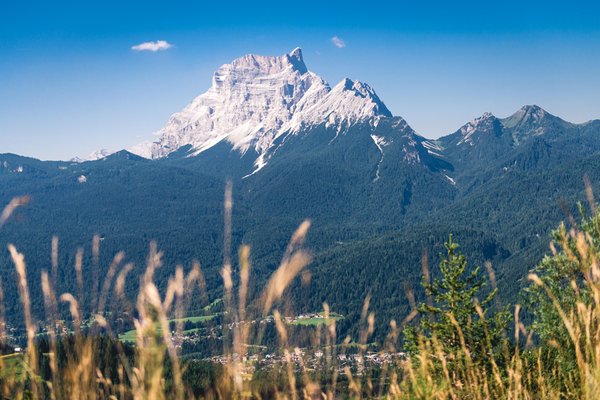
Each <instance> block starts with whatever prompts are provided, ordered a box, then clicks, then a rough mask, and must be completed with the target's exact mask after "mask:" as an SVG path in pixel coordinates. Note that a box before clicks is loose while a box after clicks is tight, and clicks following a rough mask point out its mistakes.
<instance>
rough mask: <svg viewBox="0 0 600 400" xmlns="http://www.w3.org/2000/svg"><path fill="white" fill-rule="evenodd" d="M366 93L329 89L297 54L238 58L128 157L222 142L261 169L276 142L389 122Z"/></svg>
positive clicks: (357, 86)
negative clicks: (312, 131)
mask: <svg viewBox="0 0 600 400" xmlns="http://www.w3.org/2000/svg"><path fill="white" fill-rule="evenodd" d="M391 115H392V114H391V113H390V111H389V110H388V109H387V107H386V106H385V105H384V104H383V102H382V101H381V100H380V99H379V97H378V96H377V95H376V93H375V91H374V90H373V89H372V88H371V87H370V86H368V85H366V84H364V83H361V82H357V81H352V80H350V79H344V80H343V81H342V82H340V83H339V84H338V85H336V86H335V87H334V88H333V89H332V88H331V87H330V86H329V84H328V83H327V82H326V81H325V80H323V79H322V78H321V77H319V76H318V75H316V74H314V73H313V72H310V71H309V70H308V68H307V67H306V65H305V63H304V59H303V56H302V50H301V49H300V48H296V49H294V50H293V51H292V52H290V53H288V54H284V55H282V56H278V57H269V56H260V55H246V56H243V57H241V58H238V59H236V60H234V61H233V62H231V63H230V64H225V65H223V66H221V67H220V68H219V69H218V70H217V71H216V72H215V74H214V76H213V79H212V85H211V87H210V89H209V90H208V91H207V92H206V93H204V94H202V95H200V96H198V97H197V98H195V99H194V100H193V101H192V102H191V103H190V104H189V105H187V106H186V107H185V108H184V109H183V110H182V111H180V112H178V113H175V114H173V115H172V116H171V117H170V119H169V121H168V122H167V124H166V125H165V127H164V128H163V129H161V130H160V132H159V138H158V140H156V141H154V142H145V143H142V144H140V145H138V146H135V147H134V148H132V149H131V151H132V152H133V153H136V154H139V155H141V156H143V157H146V158H161V157H164V156H167V155H168V154H170V153H172V152H174V151H176V150H177V149H179V148H181V147H183V146H186V145H190V146H191V148H192V150H191V154H192V155H197V154H200V153H201V152H203V151H205V150H207V149H209V148H211V147H213V146H214V145H216V144H217V143H220V142H221V141H223V140H226V141H228V142H229V143H231V145H232V146H233V148H234V149H236V150H238V151H239V152H240V153H242V154H245V153H246V152H247V151H249V150H254V151H255V152H256V153H257V158H256V163H255V166H256V167H257V168H261V167H262V166H264V165H265V163H266V161H267V158H268V152H269V149H271V147H272V146H273V143H274V141H275V139H277V138H278V137H279V136H281V135H283V134H289V133H292V134H293V133H297V132H299V131H300V130H302V129H304V128H306V127H309V126H312V125H318V124H326V125H328V126H331V125H336V126H337V127H338V128H339V129H342V127H347V126H350V125H352V124H354V123H357V122H361V121H364V120H367V119H369V118H373V117H378V116H385V117H391Z"/></svg>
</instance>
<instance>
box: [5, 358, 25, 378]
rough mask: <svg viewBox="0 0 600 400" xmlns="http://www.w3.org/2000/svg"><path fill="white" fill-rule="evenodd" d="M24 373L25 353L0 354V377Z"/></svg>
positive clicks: (18, 375)
mask: <svg viewBox="0 0 600 400" xmlns="http://www.w3.org/2000/svg"><path fill="white" fill-rule="evenodd" d="M22 374H23V354H21V353H14V354H7V355H4V356H0V379H4V378H7V377H11V376H12V377H16V378H17V379H18V378H19V377H20V376H21V375H22Z"/></svg>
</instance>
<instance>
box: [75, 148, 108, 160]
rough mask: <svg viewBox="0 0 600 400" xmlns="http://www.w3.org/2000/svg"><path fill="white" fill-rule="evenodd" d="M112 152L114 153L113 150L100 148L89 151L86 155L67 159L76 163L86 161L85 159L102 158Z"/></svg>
mask: <svg viewBox="0 0 600 400" xmlns="http://www.w3.org/2000/svg"><path fill="white" fill-rule="evenodd" d="M113 153H114V151H111V150H108V149H100V150H96V151H94V152H93V153H90V154H89V155H88V156H86V157H73V158H71V159H70V160H69V161H71V162H76V163H82V162H86V161H97V160H102V159H103V158H106V157H108V156H110V155H111V154H113Z"/></svg>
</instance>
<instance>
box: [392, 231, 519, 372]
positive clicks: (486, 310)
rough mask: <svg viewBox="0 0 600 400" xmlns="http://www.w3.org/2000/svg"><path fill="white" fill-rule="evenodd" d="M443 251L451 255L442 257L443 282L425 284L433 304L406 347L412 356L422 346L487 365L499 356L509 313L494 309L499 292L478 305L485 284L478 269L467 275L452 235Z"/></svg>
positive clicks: (424, 306)
mask: <svg viewBox="0 0 600 400" xmlns="http://www.w3.org/2000/svg"><path fill="white" fill-rule="evenodd" d="M444 247H445V248H446V251H447V254H446V256H442V257H441V258H442V260H441V262H440V272H441V277H440V278H439V279H434V280H433V282H431V283H429V282H427V281H425V280H424V281H423V286H424V288H425V292H426V294H427V296H428V298H430V301H428V302H427V303H421V304H420V305H419V306H418V311H419V314H420V319H419V324H418V327H409V328H407V329H406V330H405V332H404V337H405V344H404V348H405V350H406V351H407V352H408V353H409V354H411V355H413V356H414V355H417V354H419V353H420V352H421V350H422V349H423V345H424V344H425V346H429V347H430V348H432V347H437V348H438V349H441V350H442V351H443V353H444V354H446V355H450V356H451V357H456V356H457V355H459V354H464V353H465V350H466V351H467V352H468V355H469V357H470V358H471V359H472V361H473V362H476V363H482V364H483V363H486V362H487V360H489V356H497V355H498V354H499V352H498V350H499V347H500V344H501V343H502V341H503V340H504V338H505V330H506V326H507V324H508V320H509V317H510V315H509V313H508V310H507V309H503V310H498V311H496V312H494V311H493V310H491V307H490V305H491V302H492V301H493V300H494V298H495V296H496V294H497V290H496V289H493V290H491V291H489V293H488V294H487V295H485V297H484V299H483V301H479V300H478V296H480V295H481V294H482V293H483V292H482V289H484V287H485V286H486V285H485V281H484V280H483V278H482V277H481V276H480V272H479V268H478V267H477V268H474V269H473V270H469V267H468V264H467V260H466V258H465V256H464V255H463V254H461V253H460V252H459V251H458V247H459V246H458V244H457V243H455V242H454V241H453V240H452V235H450V237H449V239H448V241H447V242H446V243H445V244H444ZM478 308H479V310H478ZM482 317H483V318H482ZM492 353H494V354H492Z"/></svg>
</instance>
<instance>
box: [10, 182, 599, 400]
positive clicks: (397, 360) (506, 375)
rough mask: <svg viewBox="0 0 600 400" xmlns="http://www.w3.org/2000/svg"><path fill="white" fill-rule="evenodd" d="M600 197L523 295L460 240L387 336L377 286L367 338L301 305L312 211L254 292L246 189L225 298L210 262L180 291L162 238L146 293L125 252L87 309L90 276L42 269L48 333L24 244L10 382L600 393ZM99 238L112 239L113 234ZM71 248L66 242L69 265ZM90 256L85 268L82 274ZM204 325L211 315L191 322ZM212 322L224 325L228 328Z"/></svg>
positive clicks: (141, 392)
mask: <svg viewBox="0 0 600 400" xmlns="http://www.w3.org/2000/svg"><path fill="white" fill-rule="evenodd" d="M591 198H592V196H591V190H590V199H591ZM26 203H27V199H17V200H15V201H14V202H12V203H11V204H10V205H9V206H8V207H7V208H6V209H5V210H4V212H3V213H2V215H1V216H0V227H1V225H2V224H3V223H4V222H5V221H6V220H7V219H8V218H9V217H10V215H11V213H12V211H13V210H14V209H15V208H16V207H19V206H22V205H24V204H26ZM590 208H591V216H589V217H587V216H586V215H585V212H584V211H583V208H582V207H581V213H582V217H581V222H580V223H575V221H574V219H572V218H571V221H570V225H571V226H570V227H569V228H567V227H566V226H565V225H564V224H563V225H561V226H560V227H559V228H558V229H557V230H556V231H555V232H554V234H553V238H552V242H551V244H550V254H549V255H548V256H546V257H545V258H544V259H543V260H541V262H540V263H539V264H538V265H537V266H535V267H533V268H532V269H531V273H530V274H529V276H528V277H527V279H528V280H529V282H530V284H529V286H528V287H527V289H526V290H525V291H524V292H523V293H522V300H523V301H522V303H523V307H522V306H521V305H519V304H517V305H514V306H509V305H502V304H500V303H499V301H498V299H497V288H496V285H495V274H494V270H493V268H492V266H491V265H489V264H486V265H485V267H486V268H485V269H486V270H487V274H484V273H482V271H481V270H480V269H479V268H474V267H473V266H471V265H470V264H469V263H468V261H467V260H466V259H465V257H464V256H463V255H462V254H461V253H460V248H459V246H458V244H456V243H455V242H454V239H453V238H452V237H450V239H449V240H448V242H447V243H446V245H445V254H442V256H441V260H442V261H441V262H440V265H439V268H437V267H436V268H432V269H431V270H430V269H429V268H428V267H427V265H426V264H424V265H423V267H424V268H423V275H424V276H423V288H424V295H423V296H421V295H420V292H416V296H415V295H413V292H412V290H410V288H408V289H407V297H408V299H409V302H410V304H411V305H412V312H410V313H409V314H408V315H404V316H399V317H400V319H398V320H392V321H390V322H389V332H388V333H387V335H386V337H385V340H383V341H376V340H375V339H374V335H373V334H374V329H375V320H376V318H377V314H376V312H377V310H372V309H371V307H370V297H369V296H367V297H366V299H364V303H363V307H362V310H361V311H360V323H359V327H358V332H359V333H358V335H356V337H351V336H345V337H339V333H340V332H339V330H338V327H337V324H338V323H339V322H340V321H343V317H342V316H341V315H338V314H335V313H334V312H332V311H331V310H330V309H329V307H328V305H327V304H324V305H323V310H322V311H320V312H318V313H314V314H313V315H307V316H306V317H305V318H299V319H298V318H293V317H292V316H291V315H292V314H293V304H290V302H289V301H288V300H289V299H288V297H289V296H288V292H289V290H290V289H293V286H292V283H293V282H294V281H296V280H297V279H299V281H300V282H302V283H303V284H309V281H310V273H309V272H308V270H307V269H306V267H307V265H308V264H309V263H310V261H311V254H310V253H309V252H308V251H307V250H306V249H305V248H304V243H305V238H306V235H307V232H308V230H309V227H310V223H309V222H308V221H306V222H304V223H303V224H302V225H301V226H300V227H299V228H298V229H297V231H296V232H295V233H294V234H293V236H292V238H291V240H290V242H289V244H288V247H287V249H286V250H285V252H284V255H283V258H282V261H281V263H280V266H279V268H278V269H277V270H276V271H275V272H274V273H273V274H272V276H271V278H270V279H269V281H268V282H267V284H266V285H265V287H264V288H263V289H262V292H261V294H260V295H257V294H255V293H252V285H251V270H252V268H251V263H250V248H249V247H247V246H243V247H242V248H241V249H240V250H239V254H238V259H237V261H236V262H233V261H232V258H231V257H230V256H229V254H230V253H231V242H230V240H228V238H229V237H230V235H229V233H230V232H231V230H230V229H231V224H230V221H231V198H230V192H228V197H226V202H225V220H226V223H225V233H226V234H225V259H224V263H223V267H222V270H221V276H222V279H223V288H224V289H223V297H222V299H221V300H216V301H212V302H210V301H209V299H208V296H207V293H206V283H205V281H204V276H203V273H202V269H201V268H200V265H199V264H194V265H193V266H192V268H191V269H190V270H189V272H187V273H184V269H183V268H182V267H178V268H177V270H176V272H175V274H174V276H172V277H171V279H170V280H169V283H168V286H167V287H166V288H165V290H159V287H157V285H156V284H155V283H154V275H155V272H156V271H157V270H158V269H159V268H160V267H161V265H162V260H161V253H160V252H159V251H158V250H157V248H156V245H154V244H153V245H151V246H150V251H149V255H148V262H147V267H146V271H145V273H144V275H143V276H142V277H141V278H140V290H139V293H138V294H137V297H136V298H135V299H130V298H128V297H127V296H126V295H125V291H124V287H125V285H126V283H127V275H128V273H129V272H130V270H131V269H132V267H131V265H129V264H128V265H125V266H123V267H120V262H121V259H122V257H123V255H122V254H117V255H116V256H115V259H114V260H113V263H112V264H111V265H110V267H109V269H108V274H107V275H106V276H105V277H104V282H103V285H102V286H101V290H100V291H99V293H97V295H96V296H95V297H94V298H93V299H91V300H89V299H88V300H87V301H88V302H89V301H91V302H92V303H93V304H94V312H93V313H92V314H91V315H85V313H84V312H83V311H82V309H81V307H80V304H82V303H83V302H84V299H83V298H84V297H85V296H87V294H86V293H84V291H83V288H82V286H81V283H80V292H79V293H78V294H77V296H75V295H72V294H69V293H62V294H58V293H56V292H55V286H56V282H55V280H56V276H53V274H52V271H51V272H47V271H42V272H41V287H42V290H43V293H44V299H45V310H46V318H45V321H43V326H44V334H40V332H39V329H38V324H37V323H36V322H35V321H34V318H33V316H32V314H31V304H30V303H31V301H30V288H29V286H28V280H27V272H26V270H27V266H26V263H25V258H24V256H23V254H21V253H20V252H19V251H18V249H17V248H16V247H14V246H12V245H10V246H9V249H8V250H9V252H10V255H11V258H12V261H13V263H14V266H15V270H16V276H17V278H18V285H19V296H20V301H21V304H22V306H23V310H24V315H23V319H24V323H25V326H26V346H25V348H24V350H23V351H22V353H21V352H17V353H14V346H10V343H9V342H10V340H9V337H10V335H9V334H8V332H7V331H6V323H5V321H4V316H3V309H2V307H1V304H2V300H3V299H2V291H1V290H0V339H2V340H1V342H2V348H1V350H2V353H3V354H5V355H2V356H0V394H1V395H2V397H5V398H9V397H10V398H52V399H63V398H72V399H85V398H90V399H92V398H118V399H146V398H149V399H162V398H176V399H177V398H179V399H182V398H197V397H200V398H273V397H281V398H292V399H293V398H323V397H325V398H329V399H333V398H339V397H349V398H362V397H367V398H372V397H375V398H399V399H402V398H406V399H430V398H432V399H464V398H469V399H490V398H506V399H534V398H535V399H537V398H544V399H546V398H548V399H597V398H600V264H599V263H600V215H599V214H598V213H597V212H596V209H595V207H594V203H593V201H590ZM94 243H95V245H94V248H95V250H94V251H97V246H99V241H98V240H96V239H95V240H94ZM56 252H57V247H56V246H54V245H53V252H52V255H51V256H52V260H53V265H52V267H53V270H54V269H55V268H54V267H55V265H54V263H55V260H57V259H58V257H57V254H56ZM78 260H79V262H77V263H76V265H75V273H76V277H77V280H78V282H82V281H83V279H82V277H81V271H82V266H81V263H80V261H81V258H79V259H78ZM414 289H415V290H416V289H417V288H414ZM109 298H111V299H117V301H116V302H117V304H120V305H121V309H120V310H119V312H116V310H107V304H109V300H108V299H109ZM417 299H418V300H417ZM194 302H195V303H198V302H202V303H203V306H202V307H200V308H199V309H200V310H203V311H204V312H205V315H196V316H194V317H189V316H186V311H187V310H189V309H190V308H191V304H193V303H194ZM110 304H115V302H114V301H113V302H110ZM215 307H218V308H219V309H218V310H215ZM196 309H198V307H196ZM66 314H67V315H68V318H66V317H65V315H66ZM126 317H128V320H127V321H124V319H126ZM524 320H527V323H525V322H523V321H524ZM186 324H188V326H187V329H186ZM189 324H200V325H194V327H193V328H192V329H190V327H189ZM202 324H213V326H212V328H211V329H212V330H208V328H206V327H205V326H204V325H202ZM215 329H218V330H219V334H214V331H215ZM205 330H206V331H207V332H211V333H210V335H209V336H206V337H200V339H199V340H200V342H199V343H197V344H196V349H200V350H202V351H204V349H207V348H210V349H211V350H215V348H217V347H218V351H217V352H218V357H211V355H212V354H214V353H207V354H204V353H203V354H200V353H199V352H195V353H194V352H187V351H185V347H186V345H185V343H183V344H182V341H181V338H182V337H184V336H185V334H186V332H188V333H189V332H191V331H194V332H199V331H205ZM119 333H121V335H120V336H119ZM129 342H131V343H132V344H130V343H129ZM266 349H271V350H272V351H273V352H270V353H265V352H266V351H270V350H266ZM273 349H274V350H273Z"/></svg>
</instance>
